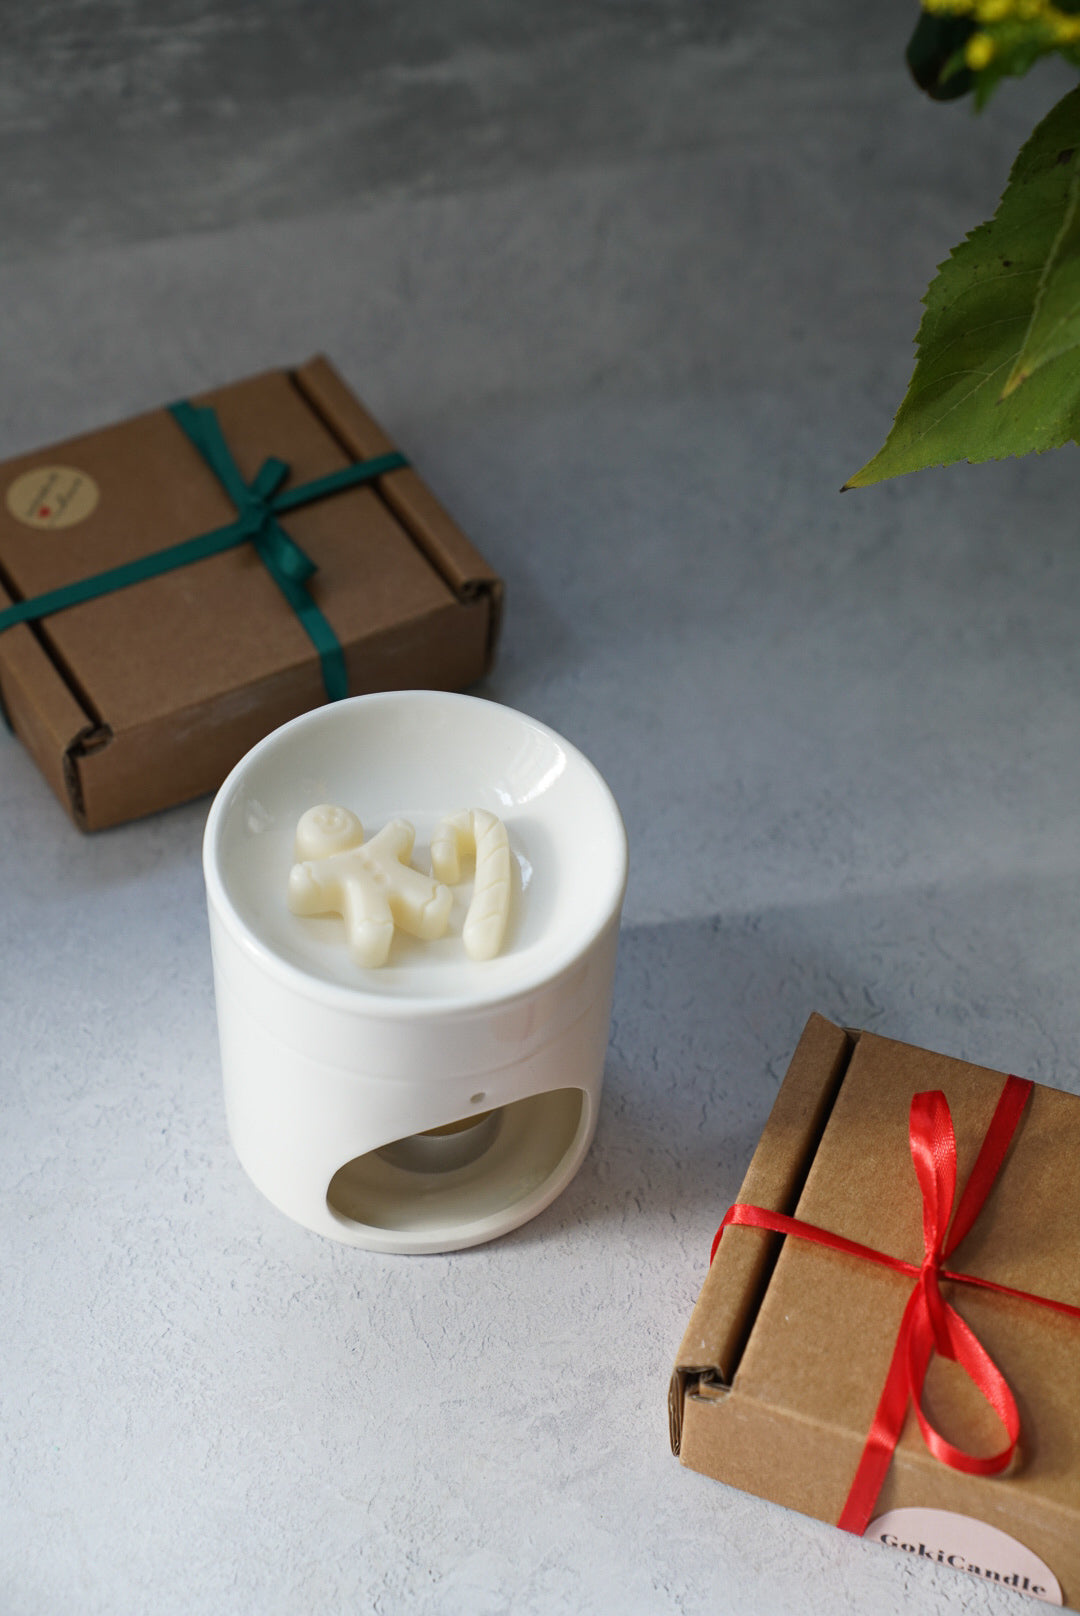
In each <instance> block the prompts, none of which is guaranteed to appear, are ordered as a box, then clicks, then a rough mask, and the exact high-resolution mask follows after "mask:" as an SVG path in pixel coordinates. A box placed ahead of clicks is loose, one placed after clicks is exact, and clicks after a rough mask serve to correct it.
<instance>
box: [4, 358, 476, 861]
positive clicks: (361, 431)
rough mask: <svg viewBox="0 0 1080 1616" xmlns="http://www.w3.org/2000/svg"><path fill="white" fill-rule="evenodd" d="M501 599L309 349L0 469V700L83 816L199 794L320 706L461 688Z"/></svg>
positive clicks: (398, 458)
mask: <svg viewBox="0 0 1080 1616" xmlns="http://www.w3.org/2000/svg"><path fill="white" fill-rule="evenodd" d="M500 601H501V584H500V581H499V579H498V577H497V576H496V574H495V573H494V572H493V571H492V569H491V568H490V567H489V566H488V565H487V563H486V562H485V561H484V560H483V558H482V557H481V556H480V555H479V554H478V553H477V551H476V550H475V548H474V547H473V545H472V544H471V543H470V542H469V541H468V539H467V538H466V537H465V535H464V534H463V533H462V532H461V530H460V529H459V528H458V527H457V526H456V524H455V523H454V522H453V521H452V520H451V518H450V517H449V516H448V514H447V513H446V511H445V510H444V509H443V508H442V506H441V505H440V504H439V502H438V500H437V499H436V498H435V497H434V496H433V494H432V493H431V492H430V490H429V489H428V488H427V487H426V485H425V484H424V483H423V482H422V481H421V479H420V477H419V476H418V474H417V472H416V470H415V469H414V468H413V467H412V466H411V465H410V464H409V463H408V461H407V460H406V459H405V457H404V456H403V455H402V454H400V453H399V452H398V451H397V449H396V448H395V447H394V445H393V444H392V443H391V441H390V440H389V438H388V437H387V436H386V434H385V433H384V432H383V430H382V428H381V427H380V426H379V425H378V424H377V423H376V422H375V421H374V420H373V419H372V417H371V416H370V414H369V413H368V412H367V411H366V410H365V409H364V408H363V406H362V405H361V404H360V403H359V401H358V400H357V399H356V398H355V396H354V395H353V394H352V393H351V392H350V390H349V389H348V387H346V385H345V383H344V382H343V381H342V379H341V377H340V376H339V375H338V374H337V373H336V372H335V371H334V369H333V367H332V366H331V365H330V364H329V363H328V362H327V360H325V359H323V358H316V359H313V360H310V361H309V362H308V363H306V364H303V365H301V366H299V367H298V368H297V369H295V370H275V371H268V372H266V373H264V374H262V375H259V376H255V377H251V378H249V379H247V380H245V381H241V382H237V383H234V384H232V385H230V386H226V387H222V388H220V389H218V390H216V391H214V392H211V393H208V394H205V395H203V396H201V397H199V398H197V399H191V400H183V401H181V402H179V403H176V404H173V405H170V406H167V407H164V408H162V409H159V410H154V411H151V412H150V413H149V414H146V415H141V416H137V417H134V418H132V419H130V420H127V421H123V422H120V423H118V424H116V425H113V426H108V427H105V428H104V429H102V430H101V431H97V432H91V433H88V434H86V435H84V436H82V437H78V438H73V439H70V440H69V441H67V442H65V443H60V444H56V445H53V446H50V447H49V448H46V449H42V450H37V451H34V452H32V453H30V454H23V455H20V456H18V457H17V458H15V459H12V460H9V461H7V462H5V463H4V464H3V465H0V700H2V703H3V711H4V716H5V718H6V720H7V723H8V725H9V727H10V728H11V729H12V730H14V732H15V734H16V735H18V736H19V737H20V738H21V739H22V740H23V742H24V743H25V744H26V746H27V747H28V749H29V750H30V752H31V753H32V755H33V756H34V758H35V759H36V761H37V763H38V765H39V767H40V769H41V772H42V774H43V775H44V776H45V778H46V780H47V781H48V782H49V784H50V785H51V786H52V788H53V790H54V791H55V793H56V794H57V796H58V797H59V798H60V800H61V802H62V803H63V804H64V806H65V807H66V808H67V810H68V812H69V813H70V814H71V816H72V818H73V819H74V820H75V822H76V824H78V825H79V826H80V827H81V828H83V829H87V830H93V829H100V828H102V827H105V826H108V825H114V824H117V823H120V822H122V821H124V820H128V819H132V818H135V817H137V816H139V815H142V814H148V813H152V812H155V811H156V810H158V809H161V808H165V807H168V806H170V805H172V804H174V803H178V802H182V801H185V800H187V799H189V798H192V797H196V796H199V795H201V794H203V793H205V792H209V791H212V790H214V789H215V788H216V787H217V786H218V785H219V784H220V783H221V781H222V779H224V777H225V775H226V774H227V773H228V771H229V769H230V768H231V767H232V765H233V764H234V763H235V762H236V761H237V760H238V759H239V758H240V757H242V756H243V754H244V753H245V752H246V751H247V750H248V749H249V748H250V747H251V746H253V745H254V743H255V742H256V741H258V740H259V739H261V737H262V736H263V735H265V734H267V733H269V731H270V730H272V729H274V728H276V727H277V726H278V725H279V724H282V723H284V722H285V721H286V720H287V719H289V718H293V717H295V716H296V715H297V714H298V713H301V712H304V711H306V710H307V709H308V708H311V707H313V706H315V705H317V704H318V703H320V702H324V701H328V700H337V699H339V698H341V697H342V696H345V695H358V694H361V693H363V692H366V691H372V690H386V689H403V688H410V687H417V688H427V689H447V690H460V689H465V688H466V687H468V686H469V685H471V684H473V683H474V682H475V681H476V680H478V679H479V678H480V677H481V676H482V675H483V673H484V672H485V671H486V670H487V668H488V667H489V666H490V662H491V658H492V655H493V652H494V647H495V641H496V637H497V633H498V624H499V610H500Z"/></svg>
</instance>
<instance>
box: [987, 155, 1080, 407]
mask: <svg viewBox="0 0 1080 1616" xmlns="http://www.w3.org/2000/svg"><path fill="white" fill-rule="evenodd" d="M1078 202H1080V172H1077V171H1076V170H1075V169H1074V172H1073V175H1072V180H1071V182H1070V185H1069V190H1068V195H1067V198H1066V202H1065V214H1064V217H1063V219H1062V221H1061V226H1060V228H1059V230H1058V234H1057V239H1056V240H1055V242H1054V245H1053V247H1052V248H1051V249H1050V255H1049V257H1048V258H1047V260H1046V264H1045V266H1044V268H1043V272H1042V275H1041V277H1040V279H1039V289H1038V291H1037V292H1036V294H1035V306H1034V308H1033V309H1032V311H1031V322H1030V324H1029V325H1028V328H1027V332H1026V334H1025V336H1024V342H1023V346H1022V347H1021V349H1020V355H1019V358H1018V359H1017V361H1016V363H1015V365H1014V366H1013V368H1012V371H1011V372H1010V375H1009V379H1008V381H1007V382H1006V383H1005V386H1004V388H1003V389H1002V395H1001V396H1002V398H1008V397H1009V395H1010V394H1011V393H1015V391H1016V389H1017V388H1018V387H1019V386H1020V384H1021V383H1022V382H1026V381H1027V379H1028V377H1029V376H1033V375H1034V374H1035V372H1036V371H1037V370H1041V369H1042V367H1043V365H1046V364H1048V363H1049V362H1050V360H1051V359H1056V358H1057V357H1058V355H1059V354H1066V353H1069V352H1071V351H1072V350H1074V349H1076V348H1078V347H1080V208H1078V206H1077V204H1078Z"/></svg>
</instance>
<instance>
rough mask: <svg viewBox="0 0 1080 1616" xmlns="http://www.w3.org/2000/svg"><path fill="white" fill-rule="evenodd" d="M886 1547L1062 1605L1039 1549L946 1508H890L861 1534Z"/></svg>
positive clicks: (1057, 1589) (1052, 1576)
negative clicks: (1025, 1544) (1029, 1546)
mask: <svg viewBox="0 0 1080 1616" xmlns="http://www.w3.org/2000/svg"><path fill="white" fill-rule="evenodd" d="M864 1536H866V1537H872V1538H875V1539H876V1540H877V1542H879V1543H884V1544H885V1546H886V1548H890V1549H903V1550H904V1552H905V1553H906V1554H916V1555H918V1556H919V1557H920V1559H924V1560H933V1561H934V1563H935V1565H948V1566H952V1567H953V1568H954V1569H955V1570H957V1571H967V1572H969V1573H970V1575H971V1576H973V1577H981V1578H982V1579H983V1581H984V1582H994V1583H997V1584H998V1586H999V1587H1002V1588H1015V1589H1016V1591H1017V1593H1021V1594H1029V1595H1030V1596H1031V1597H1032V1598H1033V1599H1041V1600H1042V1601H1043V1603H1044V1604H1047V1605H1062V1604H1064V1600H1063V1599H1062V1596H1061V1585H1060V1584H1059V1582H1058V1580H1057V1578H1056V1577H1055V1576H1054V1573H1053V1572H1052V1571H1051V1570H1050V1567H1049V1566H1048V1565H1046V1564H1044V1562H1043V1561H1042V1560H1040V1559H1039V1557H1038V1555H1037V1554H1032V1552H1031V1550H1030V1549H1028V1548H1025V1547H1024V1545H1023V1543H1018V1542H1017V1541H1016V1539H1015V1538H1014V1537H1010V1536H1009V1534H1008V1533H1007V1532H1002V1531H1000V1530H999V1529H998V1528H997V1527H996V1526H988V1525H987V1524H986V1522H985V1521H977V1520H974V1519H973V1518H972V1517H971V1516H970V1515H956V1514H954V1513H953V1511H952V1510H948V1509H890V1510H889V1511H888V1512H887V1513H886V1514H884V1515H879V1516H878V1518H877V1520H876V1521H871V1522H870V1525H869V1526H868V1527H867V1528H866V1532H865V1534H864Z"/></svg>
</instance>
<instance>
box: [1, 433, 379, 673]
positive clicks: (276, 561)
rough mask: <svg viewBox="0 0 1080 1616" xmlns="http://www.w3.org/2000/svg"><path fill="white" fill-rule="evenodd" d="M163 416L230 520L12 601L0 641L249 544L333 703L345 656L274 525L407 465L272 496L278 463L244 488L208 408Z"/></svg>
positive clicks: (298, 553)
mask: <svg viewBox="0 0 1080 1616" xmlns="http://www.w3.org/2000/svg"><path fill="white" fill-rule="evenodd" d="M169 413H170V414H171V415H172V417H173V419H174V420H175V421H176V423H177V425H178V426H179V427H180V428H181V430H182V431H183V432H184V433H185V435H186V436H187V437H188V438H189V439H190V441H191V442H192V443H193V444H194V446H195V448H196V449H197V450H198V451H199V453H200V454H201V455H202V457H203V459H204V460H205V461H206V463H207V465H208V466H209V467H210V470H211V471H212V472H213V473H214V475H215V477H216V478H217V480H218V482H219V483H220V484H221V486H222V487H223V488H224V490H225V492H226V493H227V494H228V496H229V498H230V499H231V500H232V502H233V504H234V505H235V506H236V511H237V515H236V519H235V521H232V522H228V523H227V524H226V525H225V526H224V527H218V528H214V529H213V530H212V531H211V532H209V533H200V534H199V535H198V537H197V538H194V539H184V540H183V541H182V542H181V543H180V544H173V545H170V546H169V547H168V549H165V550H157V551H155V552H154V553H153V554H152V555H147V556H141V557H140V558H139V560H137V561H125V562H124V563H123V565H121V566H119V567H110V568H108V569H107V570H106V571H105V572H97V573H94V574H93V576H92V577H90V578H81V579H78V580H77V581H76V582H75V583H70V584H64V585H63V586H62V587H61V588H59V589H50V590H48V591H47V592H46V593H45V594H43V595H34V596H32V597H31V599H29V600H20V601H16V603H15V604H14V605H13V606H8V607H5V608H4V609H3V610H2V611H0V634H2V633H3V632H4V630H5V629H8V628H12V627H14V625H15V624H16V623H29V622H36V621H37V620H38V619H39V618H42V617H49V616H51V615H52V614H53V613H54V612H61V611H63V610H64V609H65V608H66V607H68V606H77V605H79V604H80V603H81V602H82V601H84V600H94V599H95V598H96V597H97V596H98V595H108V594H111V593H112V592H113V590H116V589H126V588H127V587H128V586H129V585H130V584H137V583H141V582H142V581H143V579H144V578H156V577H158V576H160V574H161V573H163V572H173V571H175V569H176V568H178V567H187V566H190V565H191V563H192V562H193V561H202V560H203V559H204V558H205V557H206V556H212V555H219V554H220V553H221V552H222V551H223V550H232V549H235V548H236V547H237V546H238V545H241V544H248V543H250V544H253V545H254V546H255V550H256V552H257V554H258V556H259V559H260V560H261V561H262V563H263V565H264V566H265V567H266V570H267V571H268V572H269V574H270V576H271V577H272V578H273V580H274V582H275V583H276V584H277V586H278V588H279V589H280V590H281V592H282V594H283V595H284V596H285V599H286V600H287V601H288V603H289V605H290V606H291V607H292V609H293V611H294V612H295V613H296V615H297V617H298V618H299V619H300V622H301V624H302V625H303V628H304V630H305V632H306V634H307V636H308V638H309V639H310V640H311V643H312V644H313V645H314V647H315V649H316V651H317V652H318V653H319V661H320V663H321V665H322V676H323V684H324V685H325V687H326V695H327V699H328V700H329V701H340V699H341V698H342V697H343V696H347V695H348V693H349V689H348V680H347V677H346V673H345V655H344V652H343V651H342V649H341V642H340V641H339V639H338V637H337V635H336V634H335V633H334V631H333V629H332V628H331V627H330V624H329V623H328V622H327V620H326V618H325V617H324V616H323V614H322V612H321V611H320V610H319V608H318V607H317V606H316V604H315V602H314V601H313V600H312V598H311V596H310V594H309V593H308V589H307V583H308V580H309V579H310V577H311V575H312V573H314V572H315V570H316V567H315V563H314V561H312V560H311V557H310V556H307V555H305V554H304V551H303V550H301V548H300V546H299V545H298V544H297V543H296V541H295V539H292V538H290V536H289V534H288V533H286V531H285V529H284V528H283V527H282V526H281V524H280V522H279V521H278V517H279V516H282V515H284V514H285V513H286V512H287V511H292V510H296V508H297V507H298V506H300V505H310V504H312V503H313V502H314V501H315V500H317V499H326V498H327V497H328V496H329V495H331V494H337V493H340V492H341V491H342V490H343V489H346V488H356V487H358V486H360V485H361V484H362V483H369V482H371V481H373V479H374V478H376V477H381V476H383V474H384V473H385V472H388V471H397V470H398V469H399V468H400V467H402V466H407V465H408V464H409V462H408V461H407V460H406V459H405V456H404V455H401V454H398V453H396V451H395V452H394V453H391V454H384V455H377V456H376V457H375V458H373V459H371V460H360V461H357V462H356V464H354V465H351V466H345V467H344V468H343V469H342V470H341V471H332V472H330V473H329V474H328V475H327V476H325V477H316V478H315V479H314V480H313V481H312V482H309V483H302V484H301V485H300V487H299V488H289V489H286V490H285V492H284V493H279V492H278V490H279V489H280V487H281V484H282V483H283V482H284V480H285V478H286V477H287V476H288V473H289V468H288V466H287V465H286V463H285V461H284V460H278V459H276V458H275V457H273V456H271V458H270V459H269V460H266V461H264V463H263V465H262V466H260V468H259V470H258V471H257V472H256V474H255V476H254V478H253V479H252V481H251V482H250V483H245V481H244V479H243V477H242V476H241V475H240V469H239V467H238V466H237V464H236V461H235V460H234V459H233V457H232V454H231V452H230V450H229V446H228V444H227V443H226V442H225V435H224V433H223V432H222V430H221V425H220V423H219V421H218V418H217V414H216V412H215V411H214V409H213V408H212V406H210V405H202V406H197V405H194V404H189V403H187V402H186V401H185V402H183V403H180V404H173V405H171V406H170V409H169Z"/></svg>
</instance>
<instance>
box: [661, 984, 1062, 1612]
mask: <svg viewBox="0 0 1080 1616" xmlns="http://www.w3.org/2000/svg"><path fill="white" fill-rule="evenodd" d="M1078 1163H1080V1095H1077V1094H1074V1093H1069V1092H1066V1091H1064V1090H1061V1089H1056V1088H1050V1087H1047V1086H1045V1085H1043V1084H1040V1083H1032V1082H1030V1081H1029V1080H1028V1079H1026V1078H1025V1077H1021V1076H1015V1075H1013V1076H1007V1075H1006V1074H1004V1073H1002V1072H997V1071H994V1070H991V1069H989V1068H987V1067H981V1066H975V1065H972V1064H971V1063H969V1062H967V1061H963V1060H957V1059H953V1058H950V1057H948V1056H945V1055H937V1054H932V1053H931V1052H930V1051H928V1050H925V1049H918V1048H915V1047H913V1046H911V1045H906V1044H901V1043H896V1042H894V1041H893V1040H891V1039H887V1038H882V1037H879V1036H877V1035H875V1034H873V1033H867V1032H860V1033H856V1032H852V1031H850V1030H845V1029H842V1028H840V1027H836V1026H834V1025H832V1024H831V1023H830V1022H828V1021H826V1020H825V1019H824V1018H823V1017H821V1016H812V1017H811V1019H810V1021H809V1023H808V1024H807V1027H806V1030H805V1031H804V1033H803V1036H802V1038H801V1040H800V1042H799V1046H798V1048H797V1050H796V1051H795V1055H794V1057H793V1059H792V1062H791V1066H790V1068H789V1070H788V1074H787V1076H786V1077H785V1079H784V1082H783V1083H782V1085H781V1087H780V1090H779V1093H778V1095H777V1098H776V1101H775V1104H774V1105H773V1108H772V1111H771V1113H770V1116H769V1119H768V1121H767V1122H766V1124H765V1129H764V1132H763V1134H762V1137H761V1141H760V1143H759V1144H758V1147H757V1149H756V1151H755V1153H754V1157H753V1160H752V1162H751V1164H750V1168H749V1171H748V1172H747V1175H746V1178H745V1179H744V1181H743V1185H742V1189H741V1192H740V1194H739V1197H738V1200H737V1201H736V1202H735V1204H734V1205H733V1206H731V1207H729V1208H727V1209H726V1210H725V1207H724V1206H723V1205H718V1206H717V1207H716V1219H715V1222H716V1224H719V1226H720V1227H719V1229H718V1231H717V1235H716V1238H715V1240H714V1243H713V1250H712V1260H711V1263H710V1257H709V1252H708V1250H705V1251H703V1253H702V1266H703V1268H705V1267H706V1265H708V1267H707V1277H706V1279H705V1283H704V1286H703V1289H702V1291H701V1295H700V1297H699V1299H698V1302H697V1306H696V1307H695V1309H694V1311H693V1313H692V1315H691V1318H690V1322H689V1325H688V1326H687V1329H686V1333H685V1335H684V1338H683V1342H682V1346H681V1348H680V1349H679V1353H678V1358H677V1361H676V1366H675V1373H674V1375H673V1377H672V1381H671V1391H670V1403H669V1408H670V1415H671V1435H672V1443H673V1446H674V1447H675V1449H676V1451H677V1452H678V1453H679V1454H680V1457H681V1458H682V1460H683V1462H684V1464H686V1465H688V1466H690V1468H692V1469H694V1470H700V1471H704V1472H705V1473H706V1474H708V1475H711V1476H713V1477H715V1478H716V1479H718V1480H720V1481H725V1482H728V1483H729V1484H731V1485H733V1486H736V1487H741V1488H743V1489H745V1490H746V1491H748V1492H753V1493H757V1494H759V1495H760V1496H762V1497H764V1498H769V1499H772V1500H774V1501H775V1502H776V1503H779V1504H785V1505H787V1506H788V1507H789V1508H791V1509H796V1510H801V1511H802V1512H803V1513H805V1514H808V1515H815V1516H817V1517H819V1518H820V1519H821V1520H825V1521H830V1522H833V1523H834V1524H836V1525H838V1526H840V1527H842V1528H844V1529H845V1530H847V1531H849V1532H853V1533H855V1534H857V1535H859V1536H868V1537H871V1538H874V1539H875V1540H877V1541H879V1542H881V1543H883V1544H885V1545H886V1546H887V1547H890V1548H897V1549H906V1550H907V1551H908V1552H909V1553H911V1554H914V1555H916V1556H918V1557H920V1558H924V1559H931V1560H933V1561H934V1563H935V1564H940V1565H945V1566H951V1567H954V1568H956V1569H958V1570H963V1571H967V1572H968V1573H970V1574H971V1575H973V1576H978V1577H980V1578H981V1579H982V1580H983V1581H989V1582H995V1583H999V1584H1001V1585H1002V1586H1003V1587H1009V1588H1013V1589H1016V1590H1018V1591H1020V1592H1026V1593H1029V1594H1034V1595H1035V1597H1037V1598H1040V1599H1044V1600H1047V1601H1048V1602H1051V1603H1055V1602H1056V1603H1059V1604H1060V1603H1062V1601H1064V1603H1065V1604H1067V1605H1080V1395H1078V1391H1077V1388H1078V1385H1080V1196H1078V1194H1077V1187H1078V1186H1077V1178H1078ZM686 1507H687V1508H688V1509H697V1508H698V1507H701V1508H707V1507H708V1506H707V1504H706V1502H705V1500H704V1499H703V1498H702V1497H701V1495H700V1494H698V1493H697V1492H692V1493H688V1495H687V1500H686Z"/></svg>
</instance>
